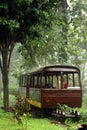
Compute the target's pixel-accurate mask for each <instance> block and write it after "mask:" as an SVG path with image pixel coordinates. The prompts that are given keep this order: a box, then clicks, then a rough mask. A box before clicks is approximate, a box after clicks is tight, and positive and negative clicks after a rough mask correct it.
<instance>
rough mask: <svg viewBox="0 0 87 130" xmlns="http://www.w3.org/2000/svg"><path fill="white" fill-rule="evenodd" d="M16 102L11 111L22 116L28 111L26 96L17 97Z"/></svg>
mask: <svg viewBox="0 0 87 130" xmlns="http://www.w3.org/2000/svg"><path fill="white" fill-rule="evenodd" d="M16 100H17V102H16V104H15V106H14V107H13V112H14V115H15V116H22V115H23V114H26V113H28V112H29V103H28V99H27V98H21V97H20V96H18V97H17V99H16Z"/></svg>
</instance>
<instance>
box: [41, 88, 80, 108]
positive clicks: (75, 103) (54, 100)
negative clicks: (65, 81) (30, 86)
mask: <svg viewBox="0 0 87 130" xmlns="http://www.w3.org/2000/svg"><path fill="white" fill-rule="evenodd" d="M41 93H42V102H41V105H42V108H57V104H58V103H59V104H66V105H68V106H69V107H72V108H75V107H78V108H79V107H81V103H82V91H81V90H58V89H57V90H56V89H55V90H52V89H47V90H46V89H42V92H41Z"/></svg>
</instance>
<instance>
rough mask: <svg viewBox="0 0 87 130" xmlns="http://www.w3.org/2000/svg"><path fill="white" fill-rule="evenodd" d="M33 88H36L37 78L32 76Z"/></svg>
mask: <svg viewBox="0 0 87 130" xmlns="http://www.w3.org/2000/svg"><path fill="white" fill-rule="evenodd" d="M34 87H35V88H36V87H37V76H34Z"/></svg>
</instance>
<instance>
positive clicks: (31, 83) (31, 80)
mask: <svg viewBox="0 0 87 130" xmlns="http://www.w3.org/2000/svg"><path fill="white" fill-rule="evenodd" d="M30 86H31V87H33V76H30Z"/></svg>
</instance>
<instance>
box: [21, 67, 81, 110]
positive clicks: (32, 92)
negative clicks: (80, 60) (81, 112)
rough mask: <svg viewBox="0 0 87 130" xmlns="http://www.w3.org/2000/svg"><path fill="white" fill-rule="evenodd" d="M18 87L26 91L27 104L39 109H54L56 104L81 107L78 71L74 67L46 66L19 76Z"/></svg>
mask: <svg viewBox="0 0 87 130" xmlns="http://www.w3.org/2000/svg"><path fill="white" fill-rule="evenodd" d="M65 82H66V85H65V86H64V83H65ZM20 87H21V88H25V89H26V97H28V98H29V103H30V104H31V105H33V106H35V107H38V108H41V109H56V108H57V104H66V105H68V106H69V107H72V108H75V107H81V105H82V86H81V79H80V70H79V68H77V67H75V66H66V65H54V66H46V67H43V68H40V69H38V70H36V71H34V72H31V73H26V74H21V75H20Z"/></svg>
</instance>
